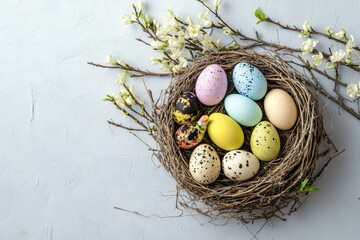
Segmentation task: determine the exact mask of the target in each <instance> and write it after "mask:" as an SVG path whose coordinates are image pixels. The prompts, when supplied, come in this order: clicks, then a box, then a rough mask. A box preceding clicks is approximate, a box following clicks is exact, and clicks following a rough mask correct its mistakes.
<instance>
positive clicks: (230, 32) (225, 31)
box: [223, 27, 234, 35]
mask: <svg viewBox="0 0 360 240" xmlns="http://www.w3.org/2000/svg"><path fill="white" fill-rule="evenodd" d="M223 30H224V34H226V35H232V34H234V32H233V31H231V29H230V28H229V27H223Z"/></svg>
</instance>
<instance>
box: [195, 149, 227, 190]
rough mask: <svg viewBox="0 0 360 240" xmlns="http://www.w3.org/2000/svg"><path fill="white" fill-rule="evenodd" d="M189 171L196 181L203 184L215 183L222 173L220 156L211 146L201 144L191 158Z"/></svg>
mask: <svg viewBox="0 0 360 240" xmlns="http://www.w3.org/2000/svg"><path fill="white" fill-rule="evenodd" d="M189 170H190V174H191V176H192V177H193V178H194V179H195V181H197V182H199V183H201V184H210V183H213V182H214V181H215V180H216V179H217V178H218V177H219V175H220V171H221V166H220V158H219V155H218V154H217V152H216V151H215V149H214V148H213V147H212V146H210V145H209V144H201V145H199V146H197V147H196V148H195V149H194V151H193V152H192V154H191V156H190V161H189Z"/></svg>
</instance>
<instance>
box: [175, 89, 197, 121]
mask: <svg viewBox="0 0 360 240" xmlns="http://www.w3.org/2000/svg"><path fill="white" fill-rule="evenodd" d="M198 112H199V104H198V101H197V97H196V95H195V94H194V93H192V92H186V93H184V94H182V95H181V97H180V98H179V99H178V100H177V101H176V105H175V110H174V112H173V117H174V120H175V122H176V123H177V124H180V125H184V124H185V123H189V122H192V121H195V119H196V117H197V115H198Z"/></svg>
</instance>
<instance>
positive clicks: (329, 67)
mask: <svg viewBox="0 0 360 240" xmlns="http://www.w3.org/2000/svg"><path fill="white" fill-rule="evenodd" d="M325 67H326V69H334V68H335V67H336V66H335V64H333V63H331V62H328V63H326V66H325Z"/></svg>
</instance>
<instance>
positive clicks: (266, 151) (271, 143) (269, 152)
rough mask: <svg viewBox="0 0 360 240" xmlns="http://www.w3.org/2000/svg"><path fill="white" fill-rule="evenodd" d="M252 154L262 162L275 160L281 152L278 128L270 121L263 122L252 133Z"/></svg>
mask: <svg viewBox="0 0 360 240" xmlns="http://www.w3.org/2000/svg"><path fill="white" fill-rule="evenodd" d="M250 147H251V151H252V153H253V154H254V155H255V156H256V157H257V158H258V159H259V160H262V161H271V160H273V159H275V158H276V157H277V156H278V155H279V152H280V137H279V134H278V132H277V131H276V128H275V127H274V126H273V125H272V124H271V123H270V122H268V121H262V122H260V123H259V124H258V125H256V127H255V128H254V130H253V132H252V133H251V138H250Z"/></svg>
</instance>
